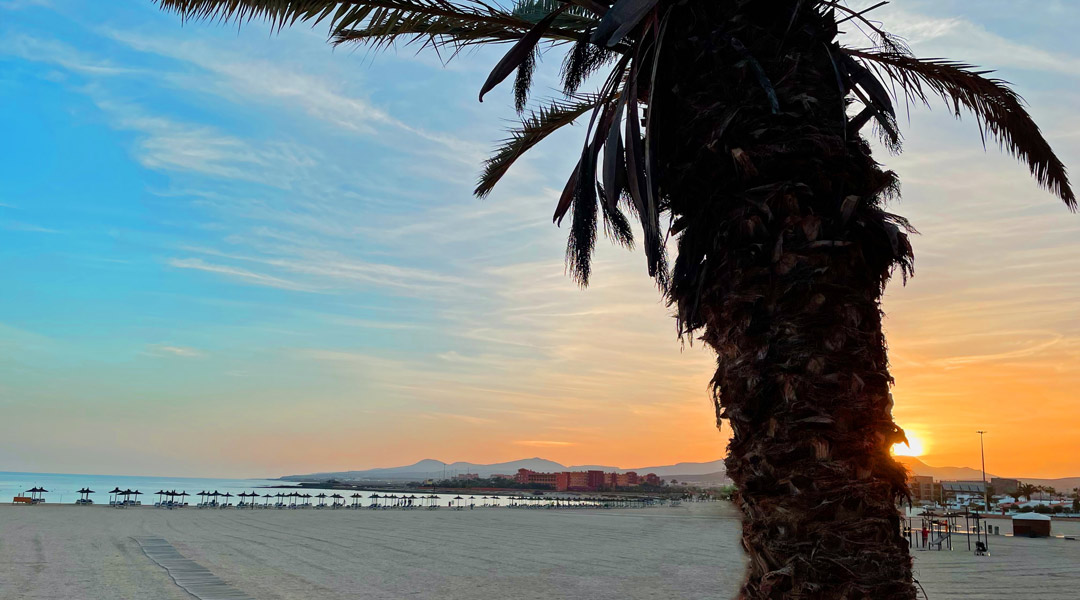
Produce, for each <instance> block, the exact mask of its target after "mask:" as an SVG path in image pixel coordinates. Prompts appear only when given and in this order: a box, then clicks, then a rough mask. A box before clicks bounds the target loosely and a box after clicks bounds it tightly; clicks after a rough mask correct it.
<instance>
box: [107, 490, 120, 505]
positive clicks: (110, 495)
mask: <svg viewBox="0 0 1080 600" xmlns="http://www.w3.org/2000/svg"><path fill="white" fill-rule="evenodd" d="M119 493H120V488H113V489H112V490H111V491H110V492H109V504H112V503H113V495H114V494H119ZM116 499H117V500H119V498H116Z"/></svg>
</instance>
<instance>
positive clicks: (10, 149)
mask: <svg viewBox="0 0 1080 600" xmlns="http://www.w3.org/2000/svg"><path fill="white" fill-rule="evenodd" d="M858 4H859V3H853V5H858ZM973 4H974V3H971V2H960V1H944V2H924V1H900V2H895V3H894V4H893V5H892V6H890V7H887V8H885V9H882V10H881V11H879V12H878V14H879V16H880V17H881V18H883V19H885V20H886V23H887V25H889V26H890V27H891V28H892V29H893V30H895V31H897V32H898V33H901V34H903V35H905V36H907V37H908V38H909V39H910V41H911V43H912V45H913V47H914V49H915V50H916V52H917V53H918V54H920V55H922V56H949V57H952V58H958V59H963V60H969V61H972V62H976V63H978V64H981V65H988V66H994V67H996V68H998V69H1000V70H1001V73H1002V76H1003V77H1005V78H1007V79H1009V80H1010V81H1012V82H1014V83H1015V84H1016V85H1017V87H1018V88H1019V89H1020V90H1021V91H1022V93H1023V94H1024V95H1025V97H1026V98H1027V99H1028V100H1029V101H1030V102H1031V104H1032V112H1033V114H1034V115H1035V116H1036V118H1037V120H1039V121H1040V122H1041V123H1042V124H1043V126H1044V129H1045V130H1046V132H1047V135H1048V137H1049V138H1050V140H1051V142H1052V143H1053V144H1054V145H1055V147H1056V148H1057V149H1058V150H1059V152H1060V153H1061V154H1062V156H1063V158H1064V159H1065V160H1066V162H1067V163H1068V164H1071V165H1077V164H1080V116H1078V115H1077V113H1076V110H1075V107H1076V106H1078V101H1080V48H1078V47H1077V42H1075V41H1074V39H1073V38H1074V36H1073V35H1072V32H1071V28H1072V27H1073V25H1074V24H1075V23H1076V22H1077V20H1078V19H1080V6H1078V5H1077V4H1076V3H1072V2H1065V1H1058V2H1053V1H1050V2H1047V1H1042V2H1034V1H1033V2H1022V1H1021V2H1017V1H1008V2H1006V1H998V0H986V1H982V2H979V3H978V7H977V8H978V10H977V12H976V11H974V10H973V6H972V5H973ZM324 42H325V30H323V29H322V28H316V29H314V30H312V29H308V28H306V27H301V28H297V29H293V30H286V31H284V32H282V33H281V34H279V35H270V34H269V33H268V31H267V28H266V27H265V26H262V25H260V24H253V25H249V26H246V27H243V28H241V29H239V30H238V29H237V28H236V27H235V26H231V25H230V26H222V25H208V24H201V23H200V24H192V23H189V24H186V25H183V26H182V25H181V24H180V22H179V20H178V19H177V18H176V17H175V16H173V15H166V14H162V13H159V12H158V11H157V10H156V9H155V7H154V6H153V4H152V3H150V2H148V1H137V0H130V1H117V2H110V3H108V6H107V8H106V6H105V4H104V3H96V2H85V1H82V2H78V1H64V0H40V1H33V0H22V1H20V0H8V1H5V2H0V98H3V106H4V109H5V110H3V111H2V112H0V134H2V137H3V139H4V141H5V143H4V146H3V150H2V152H3V160H2V161H0V281H2V282H3V283H4V287H5V289H7V290H9V291H10V293H5V294H0V410H2V411H3V415H4V418H3V420H2V421H0V456H4V457H10V459H9V463H7V464H5V465H4V466H5V467H6V468H7V469H8V470H47V471H69V472H124V473H157V472H167V473H170V474H176V475H185V474H188V475H237V476H247V475H251V476H256V475H277V474H283V473H287V472H295V471H314V470H328V469H339V468H359V467H370V466H382V465H386V464H393V463H397V462H404V461H411V460H416V459H420V458H424V457H429V456H431V457H435V458H443V459H444V460H473V461H478V462H479V461H495V460H504V459H511V458H518V457H521V456H526V455H528V456H532V455H536V454H540V455H544V456H548V457H551V458H554V459H557V460H563V461H564V462H582V463H586V462H592V463H608V464H621V465H622V466H635V465H636V464H650V463H651V464H657V463H662V462H673V461H677V460H711V459H714V458H717V457H719V456H720V455H721V454H722V452H723V446H724V443H725V440H724V438H723V436H722V435H717V434H716V432H715V428H713V426H712V424H711V422H710V418H711V417H710V415H711V408H710V407H709V404H708V399H707V395H706V393H705V390H706V383H707V381H708V378H709V374H710V371H711V367H710V364H711V361H712V358H711V356H710V355H709V353H708V352H707V351H704V350H702V349H701V348H699V347H698V346H697V345H695V346H694V347H681V346H680V344H679V343H678V341H677V340H676V338H675V330H674V323H673V322H672V320H671V319H670V318H669V316H668V310H667V309H666V308H665V307H664V305H663V304H662V302H661V301H660V299H659V298H658V296H657V294H656V291H655V288H654V287H653V286H652V284H651V283H650V281H649V280H648V278H647V277H646V276H645V273H644V259H643V257H642V256H640V255H638V254H632V253H628V252H626V251H624V250H620V249H617V248H612V247H606V246H605V247H602V248H601V249H600V253H599V257H598V266H597V268H596V276H595V278H594V285H593V286H592V287H591V288H590V289H589V290H585V291H582V290H579V289H578V288H577V287H576V286H575V285H574V284H573V282H572V281H571V280H570V279H569V278H567V277H566V276H565V274H564V268H563V265H562V257H563V249H564V243H565V238H564V235H565V232H564V231H561V230H559V229H557V228H556V227H554V226H553V225H552V224H551V222H550V214H551V211H552V209H553V207H554V200H555V196H556V194H557V190H558V189H559V188H561V186H562V182H563V181H564V180H565V177H566V174H567V173H568V172H569V170H570V169H571V168H572V160H573V158H574V157H575V155H576V153H577V148H578V147H579V145H580V140H579V139H578V136H580V135H581V128H580V127H579V128H573V129H571V130H570V131H568V132H566V133H564V134H561V135H559V136H556V137H555V138H553V139H551V140H550V141H549V142H548V143H547V144H546V145H544V146H542V147H541V148H540V149H539V151H537V152H535V153H534V155H533V156H531V157H529V158H528V159H527V160H524V161H521V162H519V164H517V165H515V167H514V169H513V171H512V172H511V176H510V177H508V178H507V179H506V180H505V181H504V182H503V183H502V184H500V187H499V188H497V190H496V192H495V193H494V194H493V195H492V196H491V197H490V198H488V199H487V200H484V201H479V200H476V199H474V198H473V197H472V195H471V190H472V187H473V184H474V182H475V179H476V175H477V174H478V172H479V169H480V166H481V163H482V161H483V159H484V157H485V156H486V153H487V152H488V150H489V149H490V148H491V147H493V145H494V144H495V142H496V141H497V140H498V139H500V137H501V136H502V135H503V129H504V128H505V126H506V125H507V124H508V122H509V120H510V119H512V118H513V117H514V115H513V112H512V110H511V108H510V104H511V102H510V91H509V90H508V89H506V88H507V86H502V87H500V88H498V89H497V90H496V91H495V92H494V93H492V94H490V95H489V96H488V101H486V102H485V103H483V104H480V103H478V102H477V101H476V94H477V92H478V90H479V86H480V84H481V83H482V82H483V80H484V78H485V77H486V75H487V72H488V70H489V69H490V67H491V66H492V65H493V64H494V63H495V62H496V61H497V60H498V57H499V55H500V53H501V49H496V50H494V51H490V50H489V51H482V52H473V53H470V54H467V55H465V56H462V57H459V58H458V59H455V60H454V61H452V62H450V63H449V65H446V66H444V65H442V64H441V63H440V61H439V59H438V58H437V57H436V56H434V55H432V54H423V55H419V56H417V55H415V53H414V52H413V50H412V49H410V48H399V49H397V50H396V51H391V52H390V53H386V54H380V55H371V54H370V53H368V52H367V51H365V50H363V49H359V50H353V49H348V48H339V49H337V50H334V49H331V48H330V47H328V46H327V45H326V44H325V43H324ZM560 58H561V55H559V54H558V53H553V54H550V55H548V57H547V58H546V60H545V62H544V63H543V65H542V67H541V69H540V78H539V80H538V83H539V85H538V87H537V89H538V90H539V94H538V95H539V96H547V95H551V94H553V93H554V92H553V91H552V90H553V88H555V87H556V86H557V83H556V75H557V71H558V63H559V60H560ZM907 137H908V143H907V152H906V153H905V154H904V155H902V156H900V157H888V156H887V155H886V154H881V160H883V161H885V162H886V163H887V164H888V165H889V166H890V167H892V168H895V169H897V170H898V171H899V172H900V174H901V176H902V177H903V180H904V184H905V187H904V191H905V200H904V202H903V204H902V205H901V206H900V207H897V210H899V211H900V212H902V213H903V214H905V215H907V216H909V217H911V218H912V219H913V221H914V222H915V224H916V226H917V227H919V229H920V230H921V231H922V232H923V234H924V235H923V236H921V237H920V238H918V239H916V240H915V244H916V252H917V256H918V261H919V262H918V268H919V272H918V275H917V277H916V278H915V280H914V281H913V282H912V283H911V284H909V286H907V287H906V288H902V287H901V286H900V285H899V282H897V284H896V285H894V286H893V288H892V289H891V291H890V296H889V300H888V302H887V304H886V309H887V310H888V311H889V312H890V314H891V315H892V316H891V317H890V321H889V322H888V327H889V333H890V335H891V336H892V347H893V362H894V371H896V372H897V373H896V374H897V376H898V378H899V379H900V380H901V382H900V385H899V386H898V388H897V390H896V395H897V404H898V406H897V415H898V418H899V419H900V421H901V423H902V424H904V423H905V421H906V422H907V423H908V424H909V426H914V427H915V428H916V429H918V430H920V431H921V432H923V433H924V435H926V436H929V437H931V438H934V439H938V438H940V439H941V442H940V443H937V444H936V446H937V447H938V449H939V452H940V456H941V459H942V460H960V456H962V455H961V454H959V453H960V452H961V450H960V449H958V448H957V449H951V450H950V448H951V447H950V446H949V443H948V442H946V441H945V440H946V439H951V438H952V437H955V435H958V433H957V432H958V431H960V429H962V430H963V431H965V432H966V430H967V429H970V427H968V426H967V424H966V423H965V424H963V425H962V427H961V425H959V424H957V423H955V422H954V421H953V420H952V419H949V418H946V419H943V420H942V419H935V418H934V415H935V414H938V411H939V410H940V406H941V404H940V403H942V402H948V403H949V407H953V406H964V405H970V403H971V402H972V401H976V402H978V401H979V398H982V397H984V396H985V393H984V392H981V391H979V388H978V387H977V386H976V387H974V388H973V387H972V386H971V385H970V384H969V383H968V382H969V381H970V376H971V373H965V369H968V368H975V367H976V366H977V367H980V368H986V369H990V370H992V371H998V372H1003V373H1004V372H1008V373H1011V374H1012V375H1011V379H1010V380H1009V381H1010V382H1013V383H1015V382H1020V383H1017V384H1016V385H1021V384H1022V385H1023V386H1026V387H1022V388H1021V389H1033V392H1032V393H1034V394H1035V395H1036V397H1038V398H1039V399H1040V402H1039V404H1040V405H1041V406H1044V407H1046V409H1047V410H1049V411H1057V410H1060V409H1062V408H1063V407H1066V406H1067V405H1068V403H1069V401H1070V400H1071V399H1074V398H1073V397H1072V396H1070V395H1069V392H1068V389H1069V388H1070V386H1072V384H1074V383H1080V375H1078V373H1077V371H1076V370H1074V369H1073V367H1071V366H1065V365H1066V364H1067V363H1068V362H1069V361H1070V360H1071V362H1073V363H1075V362H1076V361H1075V359H1076V358H1080V337H1078V335H1080V331H1078V330H1080V324H1078V323H1077V317H1076V314H1077V308H1080V289H1078V286H1077V284H1076V283H1075V282H1076V281H1080V277H1077V276H1078V275H1080V260H1078V259H1077V252H1076V250H1077V249H1078V247H1077V246H1078V243H1077V237H1076V234H1077V233H1080V222H1078V220H1077V218H1076V217H1075V216H1072V215H1069V213H1067V212H1066V211H1065V210H1064V209H1063V208H1062V207H1061V206H1060V205H1059V204H1058V203H1056V201H1055V200H1054V199H1053V198H1052V197H1051V196H1049V195H1048V194H1046V193H1044V192H1042V191H1040V190H1038V189H1037V188H1036V187H1035V186H1034V184H1033V183H1032V182H1031V181H1030V180H1029V179H1028V177H1027V175H1026V173H1025V172H1024V169H1023V168H1022V167H1021V166H1019V165H1017V164H1015V163H1014V161H1012V160H1011V159H1009V158H1008V157H1002V156H999V153H997V151H996V150H995V149H993V148H992V149H991V151H990V152H989V153H985V154H984V152H983V150H982V148H981V146H980V145H979V136H978V133H977V131H976V130H975V128H974V125H973V124H972V123H970V122H965V123H960V124H957V123H955V122H953V120H952V119H951V117H950V116H949V115H948V114H947V112H946V111H944V110H940V111H938V112H937V113H936V114H932V113H930V112H928V111H925V110H916V111H914V112H913V114H912V120H911V123H910V124H909V125H908V127H907ZM976 317H978V318H976ZM1009 369H1012V370H1009ZM1045 369H1051V370H1055V369H1056V371H1054V372H1055V373H1056V375H1054V376H1053V377H1051V378H1049V379H1051V380H1052V381H1049V382H1047V379H1048V378H1047V377H1046V376H1044V375H1043V374H1044V370H1045ZM905 376H907V377H906V378H905ZM1028 378H1030V381H1032V382H1039V381H1041V382H1042V383H1030V384H1029V383H1028ZM984 379H987V381H988V382H989V383H986V385H989V386H993V387H992V389H1001V388H1000V383H995V382H993V380H992V378H984ZM1031 386H1035V388H1037V389H1034V388H1032V387H1031ZM1040 386H1041V387H1040ZM958 388H963V390H962V391H961V392H959V393H960V396H957V393H958V391H957V390H958ZM1073 389H1075V388H1073ZM998 408H999V407H995V408H994V411H997V410H998ZM947 412H950V414H951V408H950V410H949V411H947ZM995 418H996V417H995ZM1073 421H1074V422H1075V421H1076V419H1073ZM1006 423H1007V421H1006V420H1002V421H1000V425H999V427H1000V430H1004V429H1005V428H1006V427H1007V425H1006ZM1063 427H1066V428H1068V427H1072V429H1066V430H1064V431H1062V432H1060V435H1059V437H1061V436H1066V437H1065V438H1062V439H1068V438H1067V436H1070V435H1071V436H1073V438H1072V439H1075V436H1076V435H1077V434H1080V430H1078V429H1077V427H1078V426H1063ZM958 428H960V429H958ZM991 429H993V427H991ZM1048 443H1050V442H1048ZM1054 443H1056V442H1054ZM177 449H180V450H182V451H180V452H178V451H177ZM931 454H933V450H931ZM954 456H955V457H956V458H955V459H954V458H953V457H954ZM1003 458H1004V457H1003ZM1071 464H1072V465H1075V464H1076V463H1075V462H1072V463H1071ZM1067 466H1069V465H1068V464H1066V463H1062V464H1060V465H1056V466H1053V467H1047V469H1050V468H1053V469H1058V468H1066V467H1067Z"/></svg>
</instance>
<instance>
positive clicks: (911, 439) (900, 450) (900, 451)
mask: <svg viewBox="0 0 1080 600" xmlns="http://www.w3.org/2000/svg"><path fill="white" fill-rule="evenodd" d="M905 433H906V434H907V439H908V443H907V444H904V443H903V442H901V443H899V444H893V447H892V453H893V455H895V456H922V454H923V452H924V451H925V450H924V448H923V441H922V439H921V438H919V436H917V435H915V434H914V433H912V432H910V431H907V432H905Z"/></svg>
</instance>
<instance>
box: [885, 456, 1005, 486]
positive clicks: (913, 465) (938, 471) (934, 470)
mask: <svg viewBox="0 0 1080 600" xmlns="http://www.w3.org/2000/svg"><path fill="white" fill-rule="evenodd" d="M894 458H896V460H897V462H899V463H900V464H902V465H904V466H905V467H907V469H908V471H911V472H912V473H914V474H916V475H922V476H930V477H933V478H934V479H936V480H938V481H941V480H951V479H958V480H961V481H980V480H982V471H980V470H979V469H972V468H970V467H931V466H930V465H928V464H926V463H924V462H923V461H921V460H919V459H917V458H915V457H914V456H896V457H894ZM991 477H997V475H991V474H990V473H987V474H986V478H987V479H989V478H991Z"/></svg>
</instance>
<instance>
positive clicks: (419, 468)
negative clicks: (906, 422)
mask: <svg viewBox="0 0 1080 600" xmlns="http://www.w3.org/2000/svg"><path fill="white" fill-rule="evenodd" d="M896 460H897V461H899V462H900V463H901V464H903V465H904V466H905V467H906V468H907V469H908V470H909V471H911V472H912V473H914V474H915V475H929V476H931V477H933V478H934V479H935V480H937V481H941V480H961V481H980V480H981V479H982V471H980V470H979V469H973V468H971V467H948V466H947V467H935V466H931V465H928V464H926V463H924V462H923V461H921V460H919V459H918V458H916V457H913V456H897V457H896ZM518 469H531V470H533V471H540V472H549V473H550V472H559V471H588V470H600V471H606V472H612V471H614V472H618V473H626V472H627V471H636V472H637V473H639V474H642V475H644V474H646V473H655V474H656V475H658V476H660V477H663V478H672V477H674V478H676V479H686V480H687V481H722V480H725V479H726V477H725V475H724V461H723V460H714V461H709V462H679V463H675V464H673V465H658V466H651V467H636V468H630V469H626V468H620V467H614V466H609V465H570V466H566V465H563V464H562V463H558V462H555V461H553V460H549V459H546V458H541V457H539V456H534V457H532V458H522V459H518V460H512V461H506V462H499V463H491V464H482V463H471V462H467V461H457V462H453V463H444V462H442V461H440V460H437V459H434V458H425V459H423V460H420V461H417V462H415V463H413V464H411V465H404V466H400V467H380V468H374V469H362V470H354V471H327V472H319V473H307V474H301V475H285V476H282V477H280V478H279V479H281V480H282V481H313V480H314V481H319V480H327V479H340V480H371V481H402V480H406V481H420V480H424V479H442V478H443V477H452V476H453V475H461V474H464V473H476V474H478V475H480V476H481V477H490V476H491V475H493V474H503V475H513V474H514V473H516V472H517V470H518ZM992 477H997V475H995V474H993V473H987V474H986V478H987V480H989V479H990V478H992ZM1014 479H1019V480H1021V481H1024V482H1025V483H1032V484H1035V485H1049V486H1052V487H1054V488H1056V489H1057V490H1059V491H1061V492H1068V491H1071V490H1072V489H1073V488H1076V487H1080V477H1061V478H1057V479H1047V478H1035V477H1014Z"/></svg>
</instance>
